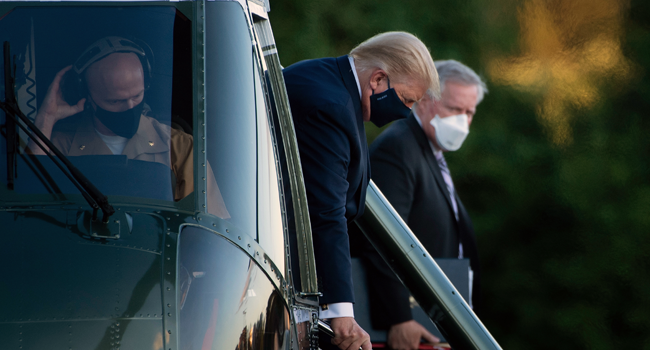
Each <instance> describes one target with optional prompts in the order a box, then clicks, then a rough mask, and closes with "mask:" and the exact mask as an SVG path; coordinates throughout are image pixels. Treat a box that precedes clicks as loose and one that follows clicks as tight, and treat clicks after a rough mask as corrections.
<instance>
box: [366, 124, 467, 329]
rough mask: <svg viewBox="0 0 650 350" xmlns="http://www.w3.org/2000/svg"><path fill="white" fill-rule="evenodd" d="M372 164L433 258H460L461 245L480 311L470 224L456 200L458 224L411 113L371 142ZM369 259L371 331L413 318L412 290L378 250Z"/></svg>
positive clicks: (389, 196)
mask: <svg viewBox="0 0 650 350" xmlns="http://www.w3.org/2000/svg"><path fill="white" fill-rule="evenodd" d="M370 161H371V164H372V167H373V170H374V171H373V176H372V179H373V181H374V182H375V184H376V185H377V187H379V189H380V190H381V191H382V193H383V194H384V195H385V196H386V198H387V199H388V201H389V202H390V203H391V205H392V206H393V207H394V208H395V210H396V211H397V212H398V213H399V214H400V216H401V217H402V219H403V220H404V222H406V224H407V225H408V226H409V228H410V229H411V230H412V231H413V233H414V234H415V235H416V236H417V237H418V239H419V240H420V242H422V245H424V247H425V248H426V249H427V251H428V252H429V253H430V254H431V256H432V257H434V258H457V257H458V243H459V240H460V241H462V243H463V253H464V256H465V257H468V258H470V264H471V266H472V270H473V271H474V288H473V293H472V294H473V298H472V301H473V304H474V310H475V311H476V310H478V309H479V308H480V306H479V303H480V300H479V298H480V291H479V282H480V271H479V265H478V253H477V250H476V242H475V237H474V229H473V227H472V221H471V220H470V217H469V215H468V214H467V211H466V210H465V207H464V206H463V203H462V202H461V201H460V198H459V197H458V195H456V196H455V199H456V203H457V204H458V216H459V219H458V221H456V218H455V215H454V210H453V208H452V204H451V198H450V195H449V190H448V189H447V185H446V184H445V180H444V178H443V177H442V172H441V171H440V167H439V166H438V162H437V160H436V157H435V155H434V154H433V150H432V149H431V146H430V144H429V141H428V139H427V137H426V134H425V133H424V131H423V130H422V128H421V127H420V125H419V124H418V122H417V121H416V120H415V116H414V115H413V114H411V115H410V116H409V117H408V118H407V119H404V120H398V121H396V122H394V123H393V124H392V125H391V126H390V127H388V129H386V130H385V131H384V132H383V133H382V134H381V135H380V136H379V137H378V138H377V139H376V140H375V141H374V142H373V143H372V145H371V147H370ZM366 248H368V247H367V246H366ZM365 258H366V261H367V262H369V263H368V264H366V267H367V273H368V290H369V297H370V307H371V317H372V321H373V326H374V327H375V328H388V327H389V326H391V325H393V324H397V323H401V322H404V321H408V320H410V319H412V316H411V309H410V306H409V304H410V303H409V292H408V290H407V289H406V288H405V287H404V286H403V285H402V283H401V282H400V281H399V280H398V279H397V278H396V277H395V275H394V274H393V272H392V271H391V270H390V269H389V268H388V265H386V264H385V263H384V261H383V260H382V259H381V257H379V255H378V254H377V253H376V252H374V250H372V249H371V250H370V251H369V252H368V250H366V252H365Z"/></svg>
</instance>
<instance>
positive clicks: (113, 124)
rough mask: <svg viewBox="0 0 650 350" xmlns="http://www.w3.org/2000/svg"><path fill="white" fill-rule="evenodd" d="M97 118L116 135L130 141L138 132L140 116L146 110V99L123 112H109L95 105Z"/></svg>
mask: <svg viewBox="0 0 650 350" xmlns="http://www.w3.org/2000/svg"><path fill="white" fill-rule="evenodd" d="M95 107H96V108H97V110H96V111H95V117H97V119H99V121H100V122H102V124H104V126H106V127H107V128H108V129H109V130H111V131H112V132H114V133H115V135H118V136H122V137H126V138H127V139H130V138H132V137H133V135H135V133H136V132H137V131H138V127H139V126H140V116H141V115H142V111H143V110H144V99H142V102H140V103H139V104H138V105H136V106H135V107H133V108H131V109H127V110H126V111H123V112H109V111H107V110H105V109H103V108H101V107H99V106H97V104H95Z"/></svg>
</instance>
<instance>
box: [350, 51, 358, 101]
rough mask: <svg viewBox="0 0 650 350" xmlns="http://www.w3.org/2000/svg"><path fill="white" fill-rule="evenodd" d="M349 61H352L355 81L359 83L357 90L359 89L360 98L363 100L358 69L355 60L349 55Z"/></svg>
mask: <svg viewBox="0 0 650 350" xmlns="http://www.w3.org/2000/svg"><path fill="white" fill-rule="evenodd" d="M348 60H349V61H350V66H351V67H352V73H353V74H354V81H356V82H357V89H359V98H361V84H359V76H358V75H357V67H356V66H355V65H354V58H352V56H350V55H348Z"/></svg>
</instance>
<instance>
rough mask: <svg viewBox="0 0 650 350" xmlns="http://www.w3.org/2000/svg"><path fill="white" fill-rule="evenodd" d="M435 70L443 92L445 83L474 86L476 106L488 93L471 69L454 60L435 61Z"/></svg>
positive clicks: (482, 82)
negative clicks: (476, 93)
mask: <svg viewBox="0 0 650 350" xmlns="http://www.w3.org/2000/svg"><path fill="white" fill-rule="evenodd" d="M434 64H435V65H436V70H437V71H438V77H439V79H440V90H441V91H444V90H445V82H447V81H454V82H457V83H460V84H463V85H476V88H477V89H478V95H477V97H478V98H477V100H476V104H479V103H480V102H481V101H482V100H483V96H484V95H485V94H486V93H487V92H488V89H487V86H486V85H485V82H484V81H483V80H482V79H481V77H479V76H478V74H476V72H474V71H473V70H472V69H471V68H469V67H467V66H466V65H464V64H462V63H460V62H458V61H455V60H440V61H435V62H434Z"/></svg>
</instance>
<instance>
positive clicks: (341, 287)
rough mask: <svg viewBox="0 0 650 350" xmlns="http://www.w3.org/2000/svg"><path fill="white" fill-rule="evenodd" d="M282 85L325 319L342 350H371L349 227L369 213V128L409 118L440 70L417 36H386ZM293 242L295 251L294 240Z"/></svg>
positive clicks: (294, 74)
mask: <svg viewBox="0 0 650 350" xmlns="http://www.w3.org/2000/svg"><path fill="white" fill-rule="evenodd" d="M405 63H406V64H405ZM284 79H285V83H286V86H287V93H288V95H289V102H290V104H291V111H292V115H293V121H294V125H295V130H296V136H297V139H298V147H299V151H300V159H301V163H302V169H303V175H304V179H305V187H306V190H307V200H308V203H309V215H310V220H311V226H312V236H313V243H314V254H315V257H316V270H317V276H318V284H319V290H320V292H321V293H322V297H321V298H320V300H319V301H320V303H321V313H320V317H321V318H327V319H331V324H332V329H333V330H334V333H335V335H336V336H335V338H334V339H332V343H333V344H335V345H337V346H338V347H339V348H341V349H358V348H359V347H360V346H362V347H363V348H364V350H365V349H370V348H371V346H370V339H369V337H368V334H367V333H366V332H365V331H363V329H361V328H360V327H359V326H358V325H357V323H356V321H355V320H354V313H353V307H352V304H353V303H354V292H353V288H352V274H351V261H350V249H349V241H348V232H347V224H348V222H350V221H351V220H354V219H355V218H357V217H359V216H360V215H361V214H362V213H363V210H364V205H365V196H366V188H367V186H368V179H369V178H370V163H369V160H368V150H367V145H366V136H365V130H364V126H363V122H364V121H372V122H373V123H375V124H378V125H383V124H386V123H388V122H390V121H392V120H395V119H400V118H405V117H406V116H408V114H409V113H410V107H411V106H412V105H413V104H414V103H415V102H416V101H418V100H420V99H421V98H422V97H423V96H424V95H425V94H426V92H427V91H430V92H432V93H434V94H435V93H437V92H438V91H439V86H438V78H437V74H436V70H435V66H434V64H433V60H432V59H431V55H430V54H429V51H428V49H427V48H426V46H425V45H424V44H423V43H422V42H421V41H420V40H419V39H417V38H416V37H415V36H413V35H411V34H408V33H404V32H388V33H382V34H378V35H376V36H374V37H372V38H370V39H368V40H366V41H365V42H363V43H361V44H360V45H359V46H357V47H356V48H354V49H353V50H352V51H351V52H350V54H349V55H346V56H341V57H338V58H322V59H315V60H308V61H302V62H299V63H296V64H293V65H291V66H290V67H287V68H286V69H284ZM291 239H292V240H294V242H293V244H292V248H293V249H294V250H293V251H294V252H296V249H295V247H296V244H295V234H293V235H292V237H291ZM296 255H297V254H296V253H294V254H293V256H294V257H295V256H296ZM297 275H298V274H294V276H297ZM294 279H295V277H294ZM294 285H295V286H300V283H299V282H297V281H295V280H294Z"/></svg>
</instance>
